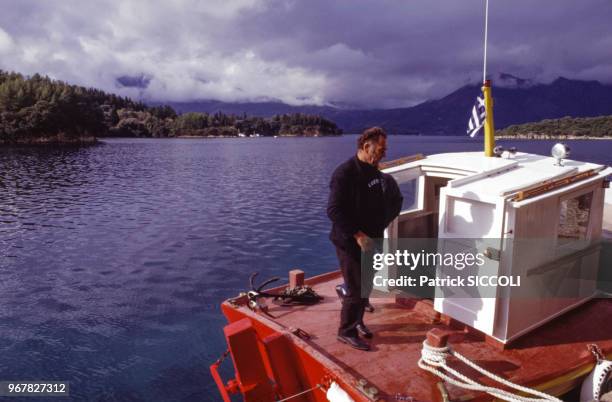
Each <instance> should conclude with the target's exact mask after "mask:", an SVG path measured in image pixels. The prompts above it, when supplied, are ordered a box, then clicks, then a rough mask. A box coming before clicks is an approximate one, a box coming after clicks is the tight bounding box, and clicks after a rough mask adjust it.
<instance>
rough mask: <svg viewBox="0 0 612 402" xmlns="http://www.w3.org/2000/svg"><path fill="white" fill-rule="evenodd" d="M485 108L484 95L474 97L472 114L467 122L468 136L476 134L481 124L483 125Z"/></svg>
mask: <svg viewBox="0 0 612 402" xmlns="http://www.w3.org/2000/svg"><path fill="white" fill-rule="evenodd" d="M485 110H486V109H485V103H484V95H482V94H481V96H479V97H477V98H476V103H475V104H474V107H473V108H472V115H471V116H470V121H469V122H468V129H467V133H468V134H469V135H470V137H474V136H476V134H478V131H480V129H481V128H482V126H484V122H485V116H486V112H485Z"/></svg>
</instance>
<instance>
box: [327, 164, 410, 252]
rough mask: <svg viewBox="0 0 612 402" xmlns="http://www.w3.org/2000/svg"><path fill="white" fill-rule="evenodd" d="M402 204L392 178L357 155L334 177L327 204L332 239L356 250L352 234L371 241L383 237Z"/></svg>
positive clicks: (338, 243) (339, 245)
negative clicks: (365, 236)
mask: <svg viewBox="0 0 612 402" xmlns="http://www.w3.org/2000/svg"><path fill="white" fill-rule="evenodd" d="M401 205H402V196H401V193H400V190H399V187H398V186H397V183H396V182H395V180H394V179H393V177H391V176H390V175H383V174H382V173H380V171H379V170H378V169H377V168H375V167H374V166H372V165H370V164H368V163H365V162H361V161H360V160H359V159H358V158H357V157H356V156H354V157H352V158H351V159H349V160H347V161H346V162H344V163H342V164H341V165H340V166H338V167H337V168H336V170H335V171H334V173H333V175H332V178H331V182H330V193H329V202H328V204H327V216H329V219H330V220H331V221H332V230H331V233H330V239H331V241H332V242H333V243H334V244H335V245H336V246H338V247H340V248H343V249H346V250H354V249H355V246H357V244H356V241H355V238H354V237H353V235H354V234H355V233H357V232H358V231H360V230H361V231H362V232H364V233H365V234H366V235H368V236H369V237H371V238H381V237H383V232H384V230H385V228H386V227H387V225H388V224H389V223H390V222H391V221H392V220H393V219H394V218H395V217H396V216H397V214H398V213H399V210H400V209H401Z"/></svg>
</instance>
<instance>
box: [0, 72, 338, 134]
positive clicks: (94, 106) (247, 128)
mask: <svg viewBox="0 0 612 402" xmlns="http://www.w3.org/2000/svg"><path fill="white" fill-rule="evenodd" d="M240 134H244V135H255V134H259V135H264V136H273V135H338V134H341V130H340V129H339V128H338V127H337V126H336V124H335V123H333V122H332V121H329V120H326V119H324V118H322V117H320V116H310V115H304V114H293V115H281V116H274V117H272V118H270V119H264V118H260V117H247V116H246V115H243V116H236V115H228V114H224V113H222V112H217V113H213V114H208V113H185V114H182V115H178V114H177V113H176V111H175V110H174V109H172V107H170V106H167V105H162V106H155V107H148V106H147V105H145V104H144V103H142V102H136V101H133V100H131V99H129V98H127V97H121V96H117V95H115V94H108V93H106V92H104V91H101V90H99V89H95V88H85V87H82V86H76V85H69V84H67V83H65V82H63V81H57V80H52V79H50V78H49V77H43V76H41V75H39V74H34V75H33V76H31V77H25V76H23V75H22V74H19V73H14V72H5V71H2V70H0V143H29V142H39V141H41V140H44V139H46V138H52V137H58V136H60V135H61V136H62V138H63V139H64V140H65V141H66V142H71V141H79V140H80V139H83V138H94V137H101V136H122V137H177V136H181V135H198V136H220V135H222V136H239V135H240ZM42 142H44V141H42Z"/></svg>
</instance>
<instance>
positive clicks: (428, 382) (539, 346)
mask: <svg viewBox="0 0 612 402" xmlns="http://www.w3.org/2000/svg"><path fill="white" fill-rule="evenodd" d="M341 281H342V278H341V277H340V274H339V272H338V273H337V275H327V276H326V280H325V281H323V282H320V283H318V284H315V285H314V286H313V287H314V289H315V290H316V291H317V293H319V294H320V295H322V296H324V297H325V299H324V300H323V301H322V302H321V303H319V304H317V305H314V306H299V307H282V306H277V305H274V304H270V310H269V312H270V314H272V315H273V316H274V317H275V321H276V322H278V323H280V324H282V325H284V326H286V327H294V328H300V329H302V330H304V331H306V332H308V333H309V334H310V335H311V337H312V338H311V339H310V340H308V341H307V342H308V343H309V344H310V346H311V347H313V348H314V349H315V350H317V351H318V352H319V353H321V354H323V355H324V356H326V357H327V358H329V359H330V360H331V361H332V362H333V363H335V364H336V365H337V366H339V367H340V368H341V369H342V370H343V371H344V372H345V373H346V374H347V375H348V377H349V381H348V382H349V383H351V380H352V381H356V380H359V379H362V378H364V379H366V380H367V381H368V382H369V383H370V384H371V385H373V386H375V387H376V388H378V390H379V391H380V392H381V394H379V397H384V398H385V399H387V400H395V395H396V394H397V393H399V394H401V395H404V396H407V397H408V396H409V397H412V398H414V399H415V400H418V401H430V400H432V395H439V393H440V391H439V390H438V389H437V383H438V382H439V380H438V379H437V378H436V377H434V376H432V375H430V374H429V373H427V372H424V371H423V370H421V369H420V368H419V367H418V366H417V362H418V360H419V357H420V353H421V348H422V342H423V340H424V339H425V335H426V333H427V332H428V331H429V330H431V329H433V328H443V329H449V327H447V326H445V325H444V324H441V323H439V322H438V323H435V320H433V319H432V318H433V317H434V314H433V309H432V308H431V304H430V302H429V301H427V300H421V301H417V300H412V303H410V302H408V303H406V305H400V304H398V303H396V302H395V300H394V299H380V298H373V299H372V300H371V302H372V304H373V305H374V306H375V308H376V310H375V312H373V313H366V317H365V322H366V324H367V325H368V326H369V327H370V329H371V330H372V331H373V332H374V333H375V336H374V339H373V340H372V342H371V345H372V350H371V351H369V352H363V351H357V350H355V349H352V348H350V347H349V346H347V345H345V344H342V343H340V342H338V341H337V340H336V331H337V325H338V322H339V315H340V301H339V299H338V297H337V295H336V293H335V289H334V287H335V285H336V284H338V283H340V282H341ZM604 317H612V300H609V299H596V300H592V301H590V302H588V303H586V304H585V305H583V306H581V307H579V308H577V309H575V310H573V311H571V312H568V313H566V314H564V315H563V316H562V317H559V318H558V319H556V320H554V321H552V322H550V323H548V324H546V325H545V326H543V327H540V328H539V329H536V330H535V331H533V332H531V333H530V334H529V335H527V336H525V337H523V338H521V339H518V340H517V341H516V342H515V343H513V344H512V346H511V348H509V349H507V350H501V349H500V348H499V347H496V346H493V345H490V344H488V343H487V342H485V338H484V336H482V335H480V334H477V333H473V332H466V331H462V330H460V329H457V328H456V327H455V329H454V332H453V334H452V335H451V336H450V339H449V343H450V345H451V346H452V347H453V348H454V349H455V350H456V351H457V352H459V353H461V354H463V355H464V356H466V357H468V358H469V359H471V360H472V361H475V362H476V363H477V364H479V365H481V366H482V367H484V368H486V369H487V370H489V371H492V372H494V373H496V374H499V375H501V376H503V377H505V378H507V379H509V380H511V381H513V382H518V383H521V384H529V385H532V386H533V385H542V384H544V383H546V382H548V381H550V380H554V379H557V378H559V377H561V376H564V375H566V374H567V373H570V372H575V371H576V370H579V369H581V368H584V366H585V365H588V364H589V363H592V362H593V358H592V356H591V354H590V353H589V352H588V351H587V347H586V345H587V344H589V343H596V344H598V345H599V346H600V347H601V348H602V350H604V353H606V354H607V355H610V354H612V322H610V321H609V320H602V319H603V318H604ZM458 367H460V369H461V371H462V372H463V373H465V374H468V375H469V376H470V377H471V378H474V379H478V380H479V381H483V382H486V381H484V379H482V378H480V376H479V375H478V373H476V372H474V371H470V370H468V369H467V368H466V367H465V366H463V367H461V366H458ZM350 377H352V378H350ZM447 387H448V388H447V390H448V393H449V395H450V398H451V400H469V399H472V398H474V397H478V396H483V395H476V394H474V393H473V392H472V391H467V390H463V389H460V388H456V387H453V386H451V385H447ZM546 387H547V388H548V389H549V391H551V390H552V389H554V387H553V388H550V384H548V385H547V386H546ZM557 390H560V388H558V389H557ZM565 391H566V390H561V391H559V392H565ZM477 399H479V398H477Z"/></svg>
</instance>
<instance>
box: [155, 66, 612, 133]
mask: <svg viewBox="0 0 612 402" xmlns="http://www.w3.org/2000/svg"><path fill="white" fill-rule="evenodd" d="M480 87H481V84H476V83H474V84H468V85H465V86H463V87H461V88H459V89H457V90H456V91H454V92H452V93H450V94H448V95H446V96H444V97H442V98H440V99H435V100H429V101H426V102H423V103H421V104H418V105H416V106H412V107H406V108H395V109H346V108H345V107H346V105H343V106H345V107H335V106H317V105H304V106H292V105H288V104H286V103H282V102H280V101H279V102H222V101H215V100H202V101H193V102H168V103H167V104H168V105H170V106H172V107H173V108H174V109H175V110H176V111H177V112H179V113H185V112H206V113H215V112H218V111H221V112H223V113H227V114H237V115H240V114H247V115H249V116H261V117H270V116H273V115H276V114H287V113H305V114H318V115H321V116H323V117H325V118H328V119H331V120H333V121H334V122H335V123H336V124H337V125H338V126H339V127H340V128H342V129H343V130H344V132H345V133H359V132H361V131H362V130H363V129H364V128H367V127H371V126H381V127H384V128H385V129H386V130H387V131H388V132H389V133H391V134H413V135H465V134H466V129H467V123H468V119H469V116H470V113H471V109H472V106H473V105H474V102H475V100H476V96H478V95H479V94H480ZM493 99H494V105H495V106H494V115H495V126H496V128H497V129H502V128H505V127H507V126H509V125H512V124H522V123H527V122H536V121H540V120H543V119H555V118H560V117H565V116H572V117H594V116H602V115H612V85H608V84H602V83H600V82H598V81H584V80H574V79H568V78H564V77H559V78H557V79H556V80H554V81H553V82H551V83H549V84H542V83H534V82H533V81H531V80H528V79H523V78H518V77H516V76H513V75H511V74H507V73H502V74H499V75H498V76H497V77H496V80H494V81H493ZM149 103H150V104H152V105H159V104H162V103H164V102H149Z"/></svg>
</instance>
